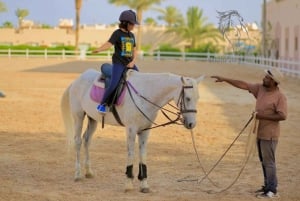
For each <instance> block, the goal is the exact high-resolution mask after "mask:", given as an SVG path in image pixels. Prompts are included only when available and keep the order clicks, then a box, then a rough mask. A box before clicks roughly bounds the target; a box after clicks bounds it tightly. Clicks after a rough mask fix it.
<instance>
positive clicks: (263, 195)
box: [256, 191, 279, 199]
mask: <svg viewBox="0 0 300 201" xmlns="http://www.w3.org/2000/svg"><path fill="white" fill-rule="evenodd" d="M256 197H257V198H259V199H263V198H279V195H278V193H273V192H272V191H268V192H266V193H261V194H257V195H256Z"/></svg>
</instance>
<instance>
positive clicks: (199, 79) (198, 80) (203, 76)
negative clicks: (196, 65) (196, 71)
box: [196, 75, 205, 84]
mask: <svg viewBox="0 0 300 201" xmlns="http://www.w3.org/2000/svg"><path fill="white" fill-rule="evenodd" d="M204 78H205V75H201V76H200V77H198V78H196V81H197V83H198V84H199V83H200V82H201V81H202V80H204Z"/></svg>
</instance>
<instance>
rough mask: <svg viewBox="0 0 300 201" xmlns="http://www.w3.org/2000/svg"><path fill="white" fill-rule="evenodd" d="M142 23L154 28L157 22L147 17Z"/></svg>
mask: <svg viewBox="0 0 300 201" xmlns="http://www.w3.org/2000/svg"><path fill="white" fill-rule="evenodd" d="M144 23H145V24H146V25H149V26H156V25H157V22H156V21H155V19H153V18H152V17H148V18H146V19H145V20H144Z"/></svg>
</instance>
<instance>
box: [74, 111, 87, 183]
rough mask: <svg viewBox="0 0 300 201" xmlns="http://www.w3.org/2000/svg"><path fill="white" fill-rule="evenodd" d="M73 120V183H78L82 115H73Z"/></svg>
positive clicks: (81, 113)
mask: <svg viewBox="0 0 300 201" xmlns="http://www.w3.org/2000/svg"><path fill="white" fill-rule="evenodd" d="M73 118H74V132H75V136H74V141H75V149H76V161H75V178H74V180H75V181H79V180H80V179H81V166H80V148H81V143H82V140H81V132H82V125H83V120H84V113H83V112H78V113H77V114H76V115H73Z"/></svg>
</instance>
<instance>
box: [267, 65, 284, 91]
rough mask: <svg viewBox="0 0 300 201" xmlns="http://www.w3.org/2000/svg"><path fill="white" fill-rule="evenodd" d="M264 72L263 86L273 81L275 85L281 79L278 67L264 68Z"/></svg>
mask: <svg viewBox="0 0 300 201" xmlns="http://www.w3.org/2000/svg"><path fill="white" fill-rule="evenodd" d="M264 72H265V77H264V79H263V84H264V86H265V87H270V86H271V84H272V82H273V83H274V85H275V86H277V85H278V84H280V82H281V81H282V78H283V75H282V74H281V72H280V71H279V70H278V69H276V68H270V69H266V70H264Z"/></svg>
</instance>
